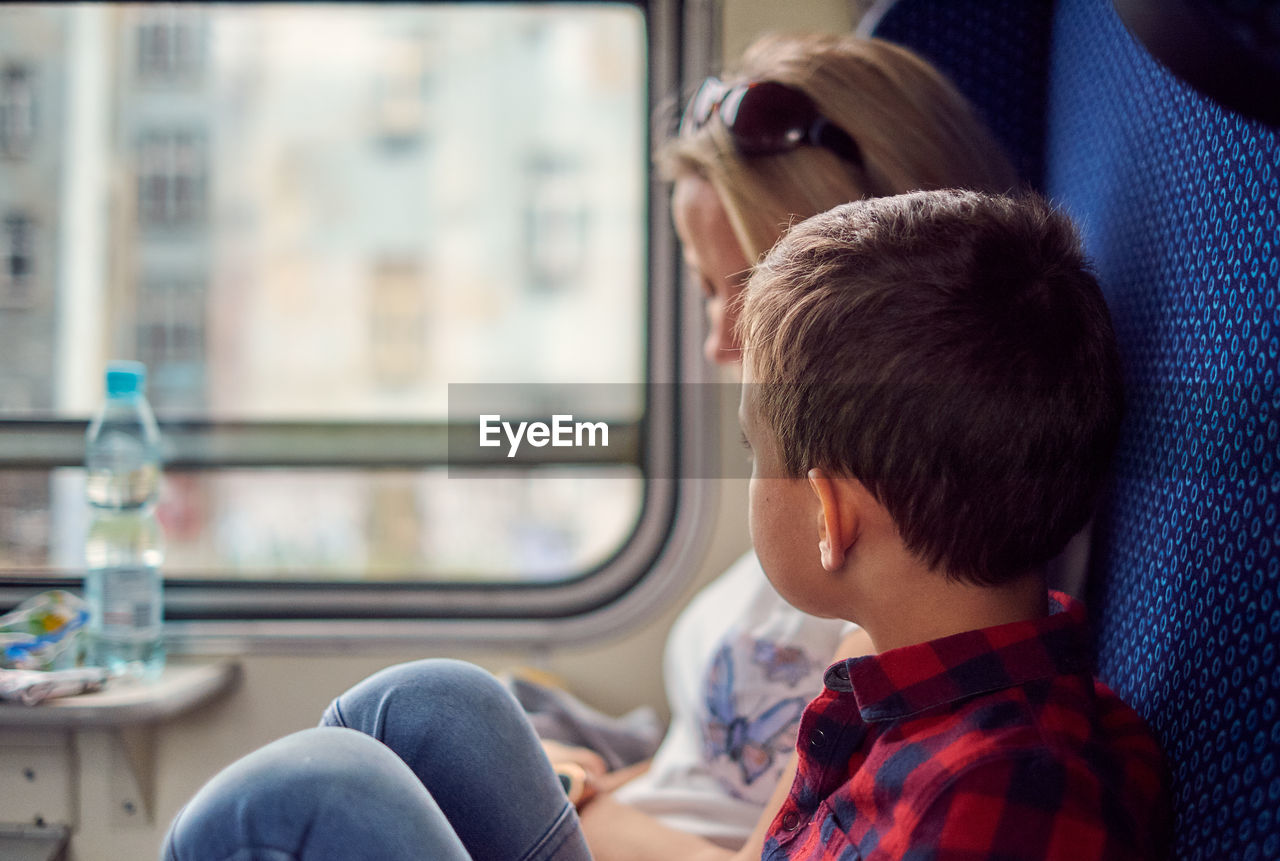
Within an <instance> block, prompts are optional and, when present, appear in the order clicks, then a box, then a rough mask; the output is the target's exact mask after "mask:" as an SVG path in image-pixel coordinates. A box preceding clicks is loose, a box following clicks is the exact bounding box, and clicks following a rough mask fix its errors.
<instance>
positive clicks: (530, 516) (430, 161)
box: [0, 3, 649, 583]
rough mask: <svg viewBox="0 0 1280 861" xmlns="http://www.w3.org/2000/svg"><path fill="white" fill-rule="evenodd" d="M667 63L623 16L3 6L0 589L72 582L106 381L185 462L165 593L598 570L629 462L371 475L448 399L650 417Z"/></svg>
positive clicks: (435, 456)
mask: <svg viewBox="0 0 1280 861" xmlns="http://www.w3.org/2000/svg"><path fill="white" fill-rule="evenodd" d="M646 38H647V37H646V22H645V17H644V14H643V12H642V10H640V9H639V8H637V7H633V6H627V5H620V4H600V5H596V4H588V3H571V4H570V3H566V4H554V3H552V4H542V3H539V4H520V3H508V4H477V3H458V4H445V3H441V4H424V5H409V4H388V5H384V6H372V5H362V4H333V5H325V4H278V5H270V4H253V3H243V4H242V3H235V4H219V5H203V4H170V5H163V6H160V5H154V6H153V5H148V4H120V5H113V4H83V5H74V4H48V5H5V6H2V7H0V425H3V426H4V427H3V428H0V429H7V431H8V432H9V433H8V436H7V437H0V571H7V572H8V573H7V574H0V576H17V575H18V574H19V573H21V574H24V575H30V574H31V573H32V572H37V573H43V574H53V575H59V574H63V575H66V576H78V571H79V569H80V568H81V567H82V560H81V550H80V548H81V546H82V541H83V529H84V524H85V522H86V512H85V511H84V503H83V485H82V481H83V477H82V475H81V473H80V470H79V469H78V468H77V466H76V457H75V455H76V452H75V450H74V446H75V444H76V443H75V440H74V434H75V433H78V432H80V431H82V428H83V423H84V421H85V420H86V419H87V418H88V416H89V415H90V414H91V413H92V411H93V410H94V408H95V407H96V406H97V404H98V402H99V400H100V397H101V394H100V392H101V386H102V383H101V379H102V373H103V369H104V365H105V362H106V360H108V359H111V358H128V359H137V360H140V361H143V362H145V363H146V365H147V366H148V369H149V396H150V400H151V403H152V405H153V407H154V408H155V411H156V413H157V416H158V418H159V419H160V421H161V425H162V430H163V431H164V432H165V435H166V440H167V442H168V443H169V445H170V447H171V454H172V455H173V458H172V460H173V462H172V463H171V465H170V467H169V469H168V470H167V477H166V484H165V488H164V491H163V495H162V500H161V506H160V518H161V521H162V523H163V525H164V527H165V531H166V544H167V557H166V576H167V577H169V578H171V579H176V580H183V579H186V578H198V579H219V578H226V579H232V580H265V581H306V580H319V581H324V582H344V581H353V582H354V581H366V580H373V581H380V580H386V581H397V582H402V581H412V580H415V579H421V580H424V581H436V580H442V579H443V580H451V581H452V580H456V581H459V582H477V581H479V582H513V583H534V582H545V581H547V580H549V579H550V580H555V579H572V578H574V577H577V576H580V575H581V574H582V573H584V572H588V571H590V569H591V568H592V567H593V566H597V565H600V564H602V563H603V562H605V561H606V560H607V559H608V558H609V557H610V556H611V554H613V553H615V552H616V551H617V550H618V549H619V548H620V547H621V546H622V545H623V544H624V543H625V541H626V540H627V538H628V536H629V535H630V534H631V531H632V529H633V528H634V526H635V524H636V521H637V518H638V517H639V516H640V512H641V509H642V506H643V504H644V499H645V493H644V482H643V473H642V471H641V469H640V468H639V466H638V465H637V464H636V463H635V462H625V459H624V462H616V463H605V464H602V465H592V466H587V465H582V464H579V465H577V466H575V465H573V464H572V463H570V464H568V465H562V466H556V467H545V468H538V467H528V466H522V467H521V468H519V469H507V470H506V471H505V472H501V471H497V470H488V471H485V473H484V475H482V476H476V477H473V478H471V479H469V478H467V477H464V476H461V475H458V474H454V473H452V472H450V471H449V470H446V469H445V468H444V467H445V463H444V458H443V456H442V450H441V449H439V447H436V448H434V449H433V448H432V447H431V446H429V445H426V446H424V448H423V451H422V453H421V455H410V456H407V457H405V458H403V459H402V460H401V461H396V462H392V463H385V462H379V463H376V464H374V465H373V466H369V465H368V463H367V461H368V460H369V458H370V457H371V456H372V457H373V458H374V459H375V460H376V455H377V453H378V450H379V447H380V446H381V445H382V441H383V440H384V439H386V438H387V435H388V434H401V435H405V434H408V435H413V434H415V433H417V432H418V431H419V430H420V431H421V433H422V435H423V437H424V438H426V437H429V436H430V435H431V433H432V429H433V428H434V427H436V426H443V425H444V424H445V423H446V422H447V421H448V420H449V412H448V400H449V385H450V384H459V383H463V384H488V383H503V384H536V385H561V384H564V385H569V384H580V383H590V384H618V385H620V386H622V385H626V390H627V391H630V392H634V393H636V396H635V398H634V399H633V402H632V403H630V404H629V405H627V407H626V408H625V409H624V410H623V412H624V413H625V415H622V416H620V417H619V420H620V421H625V422H629V423H631V424H632V425H633V426H635V425H637V424H638V423H640V422H641V421H642V417H643V415H644V409H645V405H644V404H643V403H642V402H641V401H640V398H641V394H640V393H642V392H643V387H640V386H636V385H634V384H635V383H640V382H644V380H645V370H646V367H647V354H646V351H647V343H648V341H647V338H648V335H649V333H648V332H647V331H646V329H645V325H644V321H645V320H646V319H647V316H648V297H647V289H648V283H647V278H646V269H647V265H646V254H647V247H648V246H647V230H648V201H647V193H648V172H647V146H646V142H647V137H646V136H647V122H646V117H647V115H648V112H649V101H648V92H647V86H648V84H647V81H648V78H647V75H648V70H647V58H646V50H647V48H646ZM336 429H340V430H341V433H338V432H337V430H336ZM330 430H332V431H333V432H332V433H330V432H328V431H330ZM45 437H47V438H48V439H51V440H55V442H56V441H57V440H60V441H61V442H60V443H58V444H56V445H55V446H54V447H55V448H56V449H57V451H56V453H54V454H52V455H49V456H48V457H46V458H42V457H40V456H36V455H32V454H31V452H32V451H33V450H34V451H39V450H40V447H41V442H40V440H41V439H44V438H45ZM6 440H8V442H6ZM245 440H248V441H249V442H250V443H251V444H252V445H251V454H250V455H248V456H246V455H245V451H246V449H245V448H244V447H243V445H242V443H243V442H244V441H245ZM300 447H306V449H305V450H306V451H308V452H313V453H314V456H311V455H309V456H308V458H306V459H305V460H306V462H305V463H298V460H299V458H298V455H297V452H298V451H299V450H300ZM273 457H274V458H275V459H276V460H278V463H273Z"/></svg>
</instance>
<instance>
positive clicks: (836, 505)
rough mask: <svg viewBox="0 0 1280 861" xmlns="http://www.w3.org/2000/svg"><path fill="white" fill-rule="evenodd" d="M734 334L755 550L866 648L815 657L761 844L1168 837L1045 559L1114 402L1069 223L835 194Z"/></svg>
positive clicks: (1115, 392) (1100, 854)
mask: <svg viewBox="0 0 1280 861" xmlns="http://www.w3.org/2000/svg"><path fill="white" fill-rule="evenodd" d="M740 334H741V336H742V341H743V345H744V372H745V376H744V385H743V394H742V406H741V410H740V420H741V423H742V427H743V433H744V437H745V439H746V441H747V443H748V445H749V447H750V448H751V449H752V450H753V458H754V467H753V472H752V478H751V490H750V517H751V534H752V540H753V543H754V545H755V548H756V552H757V553H758V554H759V556H760V560H761V563H762V564H763V566H764V570H765V572H766V573H767V574H768V576H769V578H770V580H771V581H772V582H773V584H774V586H775V587H777V589H778V591H779V592H780V593H781V594H782V595H783V597H785V598H786V599H787V600H788V601H790V602H791V603H793V604H795V605H796V606H797V607H799V608H800V609H802V610H807V611H808V612H810V613H814V614H817V615H825V616H835V617H839V618H844V619H848V620H850V621H853V622H856V623H858V624H859V625H861V626H862V627H863V628H864V629H865V630H866V631H867V633H868V634H869V635H870V637H871V639H872V641H873V642H874V643H875V645H876V651H877V653H878V654H876V655H873V656H871V657H865V658H854V659H850V660H848V661H844V662H841V663H838V664H836V665H834V666H832V667H831V668H829V669H828V671H827V674H826V678H825V690H824V691H823V692H822V694H821V695H820V696H819V697H818V698H817V699H816V700H814V701H813V702H812V703H811V704H810V706H809V708H808V710H807V711H806V713H805V715H804V717H803V719H802V722H801V726H800V734H799V741H798V743H797V744H798V748H799V753H800V765H799V771H798V774H797V777H796V780H795V782H794V784H793V786H792V788H791V791H790V793H789V795H788V797H787V798H786V800H785V801H784V802H783V803H782V806H781V809H780V810H779V812H778V814H777V816H776V817H775V818H774V819H773V824H772V826H771V827H770V829H769V832H768V835H767V837H766V839H765V843H764V851H763V856H762V857H763V858H764V859H766V861H768V859H781V858H785V859H811V858H822V859H844V858H861V859H880V858H883V859H889V858H895V859H896V858H918V859H924V858H929V859H944V858H945V859H959V858H975V859H976V858H1006V859H1031V858H1035V859H1040V858H1055V859H1073V861H1074V859H1091V858H1115V859H1139V858H1155V857H1161V856H1162V854H1163V853H1164V852H1165V851H1166V845H1167V843H1166V841H1167V834H1168V821H1169V820H1168V809H1169V800H1168V797H1167V791H1166V787H1165V781H1164V777H1163V775H1164V771H1163V765H1162V760H1161V755H1160V751H1159V748H1158V746H1157V744H1156V742H1155V741H1154V739H1153V738H1152V736H1151V734H1150V732H1149V731H1148V729H1147V728H1146V726H1145V725H1144V724H1143V722H1142V720H1141V718H1139V717H1138V716H1137V715H1136V714H1135V713H1134V712H1133V711H1132V710H1131V709H1129V708H1128V706H1126V705H1125V704H1124V703H1122V702H1121V701H1120V700H1119V699H1118V698H1117V697H1116V696H1115V694H1113V693H1112V692H1111V691H1110V690H1108V689H1107V688H1106V687H1105V686H1104V685H1102V684H1101V683H1100V682H1096V681H1094V680H1093V679H1092V678H1091V677H1090V675H1089V669H1088V668H1089V652H1088V642H1087V639H1086V634H1085V630H1084V612H1083V609H1082V608H1081V606H1080V605H1079V604H1078V603H1076V602H1074V601H1072V600H1071V599H1070V598H1068V597H1066V596H1065V595H1061V594H1057V593H1052V594H1048V596H1047V597H1046V588H1045V585H1044V581H1043V578H1042V576H1041V574H1040V573H1039V568H1040V566H1042V565H1043V563H1044V562H1045V561H1046V560H1048V559H1049V558H1050V557H1052V556H1053V555H1054V554H1055V553H1056V552H1057V551H1058V550H1059V549H1060V548H1061V547H1062V545H1063V544H1064V543H1065V542H1066V540H1067V539H1068V538H1069V537H1070V536H1071V535H1073V534H1074V533H1075V532H1076V531H1077V530H1078V529H1079V528H1080V527H1081V526H1082V525H1083V524H1084V522H1085V520H1086V519H1087V518H1088V516H1089V513H1090V511H1091V508H1092V504H1093V500H1094V497H1095V494H1096V491H1097V490H1098V487H1099V485H1100V484H1101V482H1102V480H1103V476H1104V474H1105V471H1106V468H1107V464H1108V460H1109V457H1110V454H1111V451H1112V449H1113V447H1114V444H1115V440H1116V437H1117V432H1118V425H1119V421H1120V415H1121V384H1120V375H1119V362H1118V356H1117V351H1116V347H1115V343H1114V335H1113V333H1112V330H1111V325H1110V320H1109V317H1108V314H1107V310H1106V306H1105V303H1104V301H1103V298H1102V295H1101V293H1100V291H1099V289H1098V285H1097V283H1096V282H1095V280H1094V278H1093V277H1092V275H1091V274H1090V273H1089V272H1088V270H1087V268H1086V264H1085V261H1084V259H1083V257H1082V253H1081V250H1080V247H1079V242H1078V240H1077V238H1076V236H1075V233H1074V231H1073V229H1072V227H1071V225H1070V222H1069V221H1068V220H1067V219H1066V218H1065V217H1064V216H1062V215H1060V214H1058V213H1056V212H1054V211H1053V210H1051V209H1050V208H1049V207H1048V206H1047V205H1046V204H1045V203H1044V202H1043V201H1041V200H1039V199H1035V198H1027V199H1021V200H1013V199H1010V198H1003V197H992V196H985V195H981V194H978V193H973V192H960V191H935V192H920V193H916V194H911V195H903V196H899V197H892V198H881V199H875V200H865V201H861V202H857V203H852V204H847V205H844V206H841V207H837V208H836V209H834V210H832V211H830V212H828V213H824V214H822V215H819V216H816V217H814V218H811V219H809V220H807V221H804V222H802V223H800V224H799V225H797V226H795V227H794V228H793V229H792V230H791V231H790V232H789V233H788V234H787V235H786V236H785V237H784V238H783V240H782V241H781V242H780V243H779V244H778V245H777V246H776V247H775V248H774V249H773V251H771V252H770V253H769V255H768V256H767V257H766V258H765V260H764V262H763V263H762V264H761V265H760V266H759V267H758V268H757V270H756V271H755V273H754V274H753V276H752V278H751V281H750V283H749V285H748V287H747V293H746V299H745V305H744V307H743V309H742V318H741V322H740Z"/></svg>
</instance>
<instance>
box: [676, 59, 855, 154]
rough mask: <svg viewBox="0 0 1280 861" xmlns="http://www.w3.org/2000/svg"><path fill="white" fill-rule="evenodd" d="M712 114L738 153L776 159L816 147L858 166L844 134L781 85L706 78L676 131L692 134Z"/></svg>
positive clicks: (810, 101)
mask: <svg viewBox="0 0 1280 861" xmlns="http://www.w3.org/2000/svg"><path fill="white" fill-rule="evenodd" d="M717 114H719V115H720V122H722V123H724V127H725V129H726V130H727V131H728V132H729V136H730V137H731V138H732V139H733V145H734V147H735V148H736V149H737V150H738V152H740V153H741V154H742V155H746V156H755V155H779V154H780V153H784V152H790V151H791V150H793V149H796V148H797V147H801V146H820V147H824V148H826V149H828V150H831V152H833V153H835V154H836V155H838V156H840V157H841V158H843V159H845V160H846V161H850V162H853V163H854V164H859V165H860V164H862V155H861V153H860V152H859V151H858V145H857V144H856V143H854V140H853V138H851V137H850V136H849V134H848V132H846V131H845V130H844V129H842V128H840V127H839V126H837V125H836V124H835V123H833V122H831V121H830V120H829V119H827V118H826V117H824V116H823V115H822V114H820V113H819V112H818V106H817V105H815V104H814V103H813V99H811V98H809V96H808V95H806V94H805V93H803V92H801V91H800V90H797V89H795V88H794V87H789V86H787V85H786V84H780V83H778V82H777V81H750V82H748V83H745V84H734V85H732V86H730V85H728V84H725V83H724V82H723V81H721V80H720V79H719V78H707V79H706V80H705V81H703V82H702V85H701V86H700V87H698V91H697V92H696V93H694V94H693V98H692V99H690V100H689V106H688V107H687V108H685V112H684V116H683V117H682V118H681V119H680V133H681V134H684V133H686V132H695V131H697V130H698V129H700V128H702V127H703V126H705V125H706V124H707V123H708V122H710V121H711V118H712V117H713V116H715V115H717Z"/></svg>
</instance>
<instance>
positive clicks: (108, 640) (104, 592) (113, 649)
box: [84, 362, 164, 678]
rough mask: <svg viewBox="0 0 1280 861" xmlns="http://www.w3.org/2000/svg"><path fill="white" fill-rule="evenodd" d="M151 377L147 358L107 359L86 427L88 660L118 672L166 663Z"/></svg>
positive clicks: (153, 670)
mask: <svg viewBox="0 0 1280 861" xmlns="http://www.w3.org/2000/svg"><path fill="white" fill-rule="evenodd" d="M146 382H147V373H146V367H145V366H144V365H142V364H140V363H138V362H111V363H109V364H108V365H107V374H106V400H105V401H104V402H103V405H102V408H101V410H99V412H98V414H97V415H96V416H95V417H94V419H93V421H92V422H90V424H89V430H88V432H87V433H86V435H85V497H86V499H87V500H88V503H89V510H90V516H91V520H90V523H89V533H88V538H87V540H86V542H85V562H86V563H87V573H86V576H85V590H84V591H85V598H86V599H87V600H88V602H89V613H90V616H89V630H88V632H87V639H88V659H89V662H90V663H91V664H93V665H95V666H100V667H105V668H106V669H107V670H108V672H110V673H111V674H113V675H132V676H138V677H142V678H154V677H156V676H158V675H159V674H160V671H161V670H162V669H163V668H164V640H163V630H162V622H163V616H164V580H163V577H162V575H161V573H160V565H161V562H162V561H163V559H164V544H163V536H162V533H161V530H160V524H159V522H158V521H157V520H156V499H157V498H158V497H159V493H160V464H161V454H162V452H161V443H160V430H159V428H158V427H157V426H156V420H155V416H154V415H152V413H151V407H150V405H149V404H148V403H147V397H146Z"/></svg>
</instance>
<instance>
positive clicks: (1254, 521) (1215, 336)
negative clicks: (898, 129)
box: [874, 0, 1280, 861]
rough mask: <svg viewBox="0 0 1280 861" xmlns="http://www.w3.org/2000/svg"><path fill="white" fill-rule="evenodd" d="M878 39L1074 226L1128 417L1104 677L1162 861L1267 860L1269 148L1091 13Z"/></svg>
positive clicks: (1277, 230) (907, 7)
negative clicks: (1171, 795)
mask: <svg viewBox="0 0 1280 861" xmlns="http://www.w3.org/2000/svg"><path fill="white" fill-rule="evenodd" d="M1045 22H1047V24H1046V23H1045ZM874 32H875V33H876V34H877V35H881V36H884V37H886V38H890V39H893V40H894V41H898V42H901V43H903V44H907V45H909V46H912V47H914V48H916V49H917V50H919V51H921V52H922V53H924V54H925V55H926V56H928V57H930V59H932V60H933V61H934V62H936V63H937V64H938V65H940V66H941V67H942V68H943V69H945V70H948V71H949V72H950V73H951V74H952V76H953V77H954V79H955V80H956V82H957V84H958V85H959V86H960V87H961V89H963V90H965V91H966V92H967V93H968V95H969V96H970V97H971V98H973V99H974V100H975V101H976V102H977V103H978V104H979V106H980V108H981V110H982V111H983V112H984V114H985V115H986V116H987V117H988V119H990V120H991V121H992V123H993V126H994V127H995V130H996V132H997V134H998V135H999V136H1000V137H1001V138H1002V139H1004V140H1005V141H1006V143H1009V144H1010V147H1011V150H1012V151H1013V152H1014V153H1015V154H1016V155H1017V159H1018V163H1019V165H1020V166H1021V167H1022V168H1023V171H1024V175H1025V176H1027V177H1028V178H1029V179H1030V180H1032V181H1033V182H1034V183H1035V184H1036V185H1038V186H1039V187H1040V188H1041V189H1042V190H1043V191H1045V192H1046V193H1047V194H1048V195H1050V196H1051V197H1052V198H1053V199H1055V200H1056V201H1058V202H1059V203H1061V204H1062V205H1063V206H1064V207H1065V208H1066V209H1067V211H1069V212H1070V213H1071V214H1072V215H1073V216H1074V217H1075V218H1076V219H1077V221H1078V222H1079V223H1080V225H1081V227H1082V230H1083V233H1084V237H1085V243H1086V246H1087V248H1088V251H1089V254H1090V256H1091V257H1092V258H1093V260H1094V263H1095V266H1096V269H1097V272H1098V275H1099V277H1100V279H1101V281H1102V284H1103V288H1104V290H1105V291H1106V293H1107V297H1108V301H1109V302H1110V305H1111V309H1112V313H1113V315H1114V318H1115V322H1116V327H1117V332H1118V335H1119V337H1120V341H1121V349H1122V352H1123V356H1124V361H1125V371H1126V378H1127V383H1128V397H1129V403H1128V415H1127V418H1126V427H1125V432H1124V435H1123V439H1122V441H1121V447H1120V451H1119V456H1118V461H1117V464H1116V470H1115V476H1114V480H1113V482H1112V486H1111V488H1110V490H1109V493H1108V496H1107V499H1106V501H1105V503H1104V507H1103V509H1102V510H1101V511H1100V513H1099V519H1098V522H1097V524H1096V528H1095V535H1094V547H1093V552H1092V556H1091V581H1090V587H1089V593H1088V597H1089V604H1090V607H1091V610H1092V613H1093V615H1094V627H1095V630H1096V634H1097V652H1098V669H1099V674H1100V675H1101V676H1102V678H1103V679H1105V680H1106V681H1107V682H1108V683H1109V684H1111V685H1112V686H1113V687H1114V688H1115V689H1116V690H1117V691H1119V692H1120V694H1121V695H1122V696H1124V697H1125V699H1126V700H1128V701H1129V702H1130V703H1131V704H1133V705H1134V707H1135V708H1137V709H1138V711H1139V712H1141V713H1142V714H1143V716H1144V717H1146V718H1147V720H1148V721H1149V722H1150V723H1151V725H1152V727H1153V728H1154V729H1155V731H1156V733H1157V735H1158V736H1159V737H1160V739H1161V741H1162V743H1163V744H1164V746H1165V750H1166V752H1167V754H1168V756H1169V760H1170V766H1171V769H1172V772H1173V777H1174V791H1175V802H1176V805H1177V815H1178V823H1177V843H1176V848H1177V855H1178V857H1179V858H1187V859H1206V861H1218V859H1278V858H1280V463H1277V460H1278V459H1280V129H1277V128H1276V127H1273V126H1268V125H1265V124H1264V123H1262V122H1259V121H1256V120H1250V119H1247V118H1245V117H1243V116H1241V115H1239V114H1236V113H1234V112H1232V111H1231V110H1229V109H1227V108H1224V107H1222V106H1220V105H1218V104H1216V103H1215V102H1213V101H1212V100H1210V99H1209V98H1207V97H1205V96H1203V95H1201V94H1200V93H1199V92H1198V91H1196V90H1194V89H1193V88H1192V87H1190V86H1189V85H1187V84H1185V83H1183V82H1182V81H1181V80H1179V79H1178V78H1176V77H1175V76H1174V75H1173V74H1172V73H1171V72H1169V71H1168V70H1167V69H1166V68H1165V67H1163V66H1162V65H1161V64H1160V63H1158V62H1157V61H1156V60H1155V59H1153V58H1152V57H1151V55H1150V54H1149V53H1148V52H1147V51H1146V50H1145V49H1144V48H1143V47H1142V45H1141V44H1139V43H1138V42H1137V41H1136V40H1135V39H1134V38H1133V37H1132V36H1131V35H1130V33H1129V31H1128V30H1126V29H1125V27H1124V25H1123V24H1122V23H1121V21H1120V19H1119V18H1118V17H1117V15H1116V13H1115V11H1114V10H1113V8H1112V7H1111V5H1110V4H1109V3H1108V2H1106V0H1058V2H1057V3H1056V4H1053V3H1046V2H1041V0H1006V2H993V0H987V2H979V0H954V2H953V0H899V2H898V3H896V4H894V5H893V6H892V8H889V9H888V10H887V11H885V12H884V13H883V15H881V16H879V17H878V23H877V24H876V25H875V30H874Z"/></svg>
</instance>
